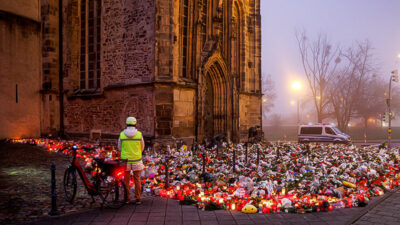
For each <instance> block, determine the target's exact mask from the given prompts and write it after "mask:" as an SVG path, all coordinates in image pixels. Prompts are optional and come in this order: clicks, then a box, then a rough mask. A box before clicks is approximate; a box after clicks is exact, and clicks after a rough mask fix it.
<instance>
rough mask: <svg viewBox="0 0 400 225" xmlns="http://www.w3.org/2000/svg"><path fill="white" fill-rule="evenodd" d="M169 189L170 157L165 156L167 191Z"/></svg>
mask: <svg viewBox="0 0 400 225" xmlns="http://www.w3.org/2000/svg"><path fill="white" fill-rule="evenodd" d="M168 187H169V177H168V155H165V189H167V188H168Z"/></svg>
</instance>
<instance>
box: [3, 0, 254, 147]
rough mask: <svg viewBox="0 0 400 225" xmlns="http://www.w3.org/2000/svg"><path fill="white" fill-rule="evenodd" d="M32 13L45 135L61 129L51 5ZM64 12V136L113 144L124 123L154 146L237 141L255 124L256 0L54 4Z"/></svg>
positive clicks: (45, 1)
mask: <svg viewBox="0 0 400 225" xmlns="http://www.w3.org/2000/svg"><path fill="white" fill-rule="evenodd" d="M0 1H1V0H0ZM3 1H4V0H3ZM41 11H42V24H43V28H42V29H43V36H42V42H43V45H42V46H43V53H42V54H43V59H42V60H43V66H42V67H43V68H42V70H43V79H42V80H43V82H42V91H41V93H42V102H41V110H42V111H41V112H42V113H41V124H42V128H41V131H42V134H48V133H53V132H55V131H57V130H59V129H60V127H59V123H60V120H59V118H60V117H58V114H59V111H58V109H59V101H58V90H59V89H58V84H59V83H58V82H59V81H58V70H59V58H58V50H59V49H58V35H57V33H58V29H57V27H58V17H57V11H58V0H42V1H41ZM63 14H64V15H63V24H64V26H63V30H62V31H63V34H64V35H63V40H64V41H63V43H62V44H63V62H62V67H63V87H64V98H63V99H64V107H65V110H64V111H63V112H64V113H63V118H64V121H65V133H66V135H67V136H69V137H83V138H98V137H101V138H102V139H115V138H117V137H118V134H119V132H120V131H121V129H123V128H124V127H125V119H126V117H127V116H135V117H136V118H137V119H138V128H139V129H140V130H142V131H143V133H144V135H145V137H146V138H149V139H151V140H153V142H154V143H159V142H172V141H174V140H175V139H185V140H187V141H188V142H191V141H192V140H194V139H197V140H198V141H199V142H201V141H203V140H204V139H205V138H208V139H209V138H211V137H212V136H214V135H216V134H219V133H226V135H227V137H228V138H229V139H230V140H232V141H235V142H238V141H244V140H246V139H247V137H248V129H249V128H250V127H252V126H256V125H259V126H261V82H260V81H261V16H260V0H229V1H228V0H193V1H188V0H174V1H171V0H127V1H118V0H63ZM39 67H40V66H39Z"/></svg>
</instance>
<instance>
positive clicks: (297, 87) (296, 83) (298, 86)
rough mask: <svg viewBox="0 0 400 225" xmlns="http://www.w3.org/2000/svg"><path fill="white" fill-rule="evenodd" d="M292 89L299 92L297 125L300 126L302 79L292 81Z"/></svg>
mask: <svg viewBox="0 0 400 225" xmlns="http://www.w3.org/2000/svg"><path fill="white" fill-rule="evenodd" d="M292 89H293V90H294V91H295V92H297V126H300V94H299V92H300V90H301V83H300V81H294V82H293V83H292Z"/></svg>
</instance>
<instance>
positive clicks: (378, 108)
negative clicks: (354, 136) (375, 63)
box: [355, 75, 386, 134]
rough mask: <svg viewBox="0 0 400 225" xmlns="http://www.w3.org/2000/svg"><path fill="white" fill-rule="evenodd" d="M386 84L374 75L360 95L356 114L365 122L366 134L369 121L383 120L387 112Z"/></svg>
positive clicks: (367, 81)
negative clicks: (371, 119) (383, 115)
mask: <svg viewBox="0 0 400 225" xmlns="http://www.w3.org/2000/svg"><path fill="white" fill-rule="evenodd" d="M385 84H386V82H384V81H383V80H382V79H381V78H380V77H377V76H376V75H373V76H371V77H370V79H368V80H366V81H365V85H363V87H362V89H361V93H360V97H359V98H358V101H357V102H356V105H355V110H356V113H357V114H358V116H359V117H360V118H362V119H363V121H364V129H365V130H364V132H365V134H366V132H367V128H368V119H369V118H374V119H379V120H380V119H381V117H382V114H384V113H385V111H386V103H385V101H386V96H385V91H386V85H385Z"/></svg>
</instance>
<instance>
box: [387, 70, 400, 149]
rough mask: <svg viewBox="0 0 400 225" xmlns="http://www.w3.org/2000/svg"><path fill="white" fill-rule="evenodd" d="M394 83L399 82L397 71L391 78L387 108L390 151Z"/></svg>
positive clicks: (389, 146) (394, 71)
mask: <svg viewBox="0 0 400 225" xmlns="http://www.w3.org/2000/svg"><path fill="white" fill-rule="evenodd" d="M392 81H393V82H396V83H397V82H399V73H398V71H397V70H393V71H392V75H391V76H390V80H389V98H388V99H387V106H388V114H389V115H388V117H389V118H388V119H389V126H388V149H389V150H390V148H391V139H392V136H391V135H392V110H391V104H392Z"/></svg>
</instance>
